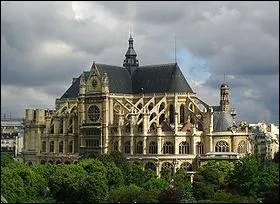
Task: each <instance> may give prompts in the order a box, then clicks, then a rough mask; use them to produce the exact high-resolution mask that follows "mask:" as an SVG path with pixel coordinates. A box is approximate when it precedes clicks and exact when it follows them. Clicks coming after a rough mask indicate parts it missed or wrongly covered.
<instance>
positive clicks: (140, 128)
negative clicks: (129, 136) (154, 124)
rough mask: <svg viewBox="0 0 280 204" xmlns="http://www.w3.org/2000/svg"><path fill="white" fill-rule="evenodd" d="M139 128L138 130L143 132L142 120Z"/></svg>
mask: <svg viewBox="0 0 280 204" xmlns="http://www.w3.org/2000/svg"><path fill="white" fill-rule="evenodd" d="M137 130H138V132H143V122H141V123H140V124H139V125H138V128H137Z"/></svg>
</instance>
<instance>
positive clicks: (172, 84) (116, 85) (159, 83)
mask: <svg viewBox="0 0 280 204" xmlns="http://www.w3.org/2000/svg"><path fill="white" fill-rule="evenodd" d="M96 66H97V68H98V70H99V71H100V74H101V75H103V74H104V73H105V72H106V73H107V76H108V79H109V90H110V93H125V94H131V93H133V94H137V93H165V92H167V93H174V92H191V93H193V90H192V89H191V87H190V85H189V84H188V82H187V80H186V79H185V77H184V75H183V74H182V72H181V70H180V68H179V66H178V65H177V63H172V64H161V65H150V66H140V67H139V68H137V69H136V70H135V72H133V74H132V76H131V75H130V74H129V72H128V70H127V69H126V68H124V67H119V66H112V65H106V64H96ZM84 74H86V77H87V76H88V75H89V72H84ZM80 78H81V75H80V76H79V78H78V79H77V80H76V81H75V82H74V83H73V84H72V85H71V86H70V87H69V88H68V90H67V91H66V92H65V93H64V94H63V95H62V97H61V98H76V97H78V96H79V85H80Z"/></svg>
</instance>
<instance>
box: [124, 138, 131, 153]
mask: <svg viewBox="0 0 280 204" xmlns="http://www.w3.org/2000/svg"><path fill="white" fill-rule="evenodd" d="M124 153H125V154H130V141H127V142H125V143H124Z"/></svg>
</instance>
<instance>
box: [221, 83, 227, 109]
mask: <svg viewBox="0 0 280 204" xmlns="http://www.w3.org/2000/svg"><path fill="white" fill-rule="evenodd" d="M220 107H221V111H229V86H228V85H227V84H225V83H223V84H222V85H221V88H220Z"/></svg>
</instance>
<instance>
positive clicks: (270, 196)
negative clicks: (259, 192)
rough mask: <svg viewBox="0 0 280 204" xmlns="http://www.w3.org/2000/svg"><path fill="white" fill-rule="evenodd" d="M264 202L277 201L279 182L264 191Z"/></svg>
mask: <svg viewBox="0 0 280 204" xmlns="http://www.w3.org/2000/svg"><path fill="white" fill-rule="evenodd" d="M263 202H264V203H279V184H277V185H275V186H273V187H271V188H269V189H268V190H267V191H266V192H265V193H264V200H263Z"/></svg>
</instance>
